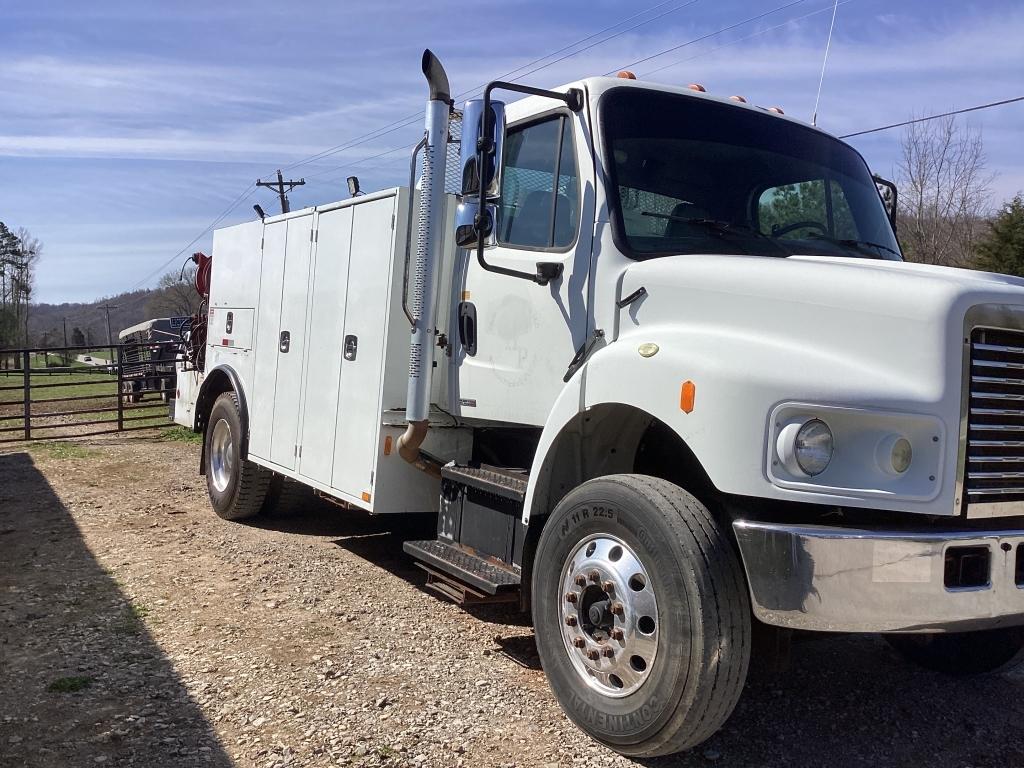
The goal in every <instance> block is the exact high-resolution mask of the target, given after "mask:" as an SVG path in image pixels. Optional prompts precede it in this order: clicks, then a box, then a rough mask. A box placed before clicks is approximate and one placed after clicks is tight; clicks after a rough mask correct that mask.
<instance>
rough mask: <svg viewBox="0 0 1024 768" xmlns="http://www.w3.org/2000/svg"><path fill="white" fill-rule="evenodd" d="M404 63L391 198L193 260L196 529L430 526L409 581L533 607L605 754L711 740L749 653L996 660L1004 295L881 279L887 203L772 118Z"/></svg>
mask: <svg viewBox="0 0 1024 768" xmlns="http://www.w3.org/2000/svg"><path fill="white" fill-rule="evenodd" d="M423 71H424V75H425V77H426V79H427V83H428V86H429V92H430V98H429V100H428V103H427V108H426V117H425V135H424V140H423V141H422V142H421V143H420V145H419V146H418V147H417V150H416V154H415V155H414V162H413V177H412V178H411V179H410V184H409V185H408V186H407V187H403V188H398V189H395V190H386V191H383V192H380V193H377V194H375V195H370V196H366V197H365V198H353V199H352V200H349V201H341V202H338V203H333V204H330V205H325V206H317V207H314V208H311V209H306V210H304V211H300V212H296V213H294V214H289V215H287V216H282V217H271V218H267V219H266V220H262V221H258V222H251V223H249V224H243V225H239V227H235V228H229V229H227V230H222V231H219V232H218V235H217V236H216V238H215V245H214V254H213V277H212V287H211V289H210V297H209V298H210V310H209V326H210V329H211V330H210V333H209V337H210V342H209V344H208V346H207V348H206V355H205V360H206V361H205V366H204V370H201V371H199V370H187V369H186V370H181V371H179V391H185V392H187V393H190V395H189V396H188V397H185V398H179V400H183V401H184V402H179V404H178V408H179V419H180V420H181V421H182V423H187V424H188V425H189V426H191V427H193V428H195V429H197V430H202V431H204V432H205V434H206V441H205V444H204V457H203V467H202V471H204V472H205V473H206V475H207V478H208V483H209V486H210V495H211V501H212V503H213V506H214V508H215V510H216V511H217V512H218V513H219V514H221V515H222V516H224V517H227V518H230V519H237V518H240V517H245V516H249V515H253V514H258V513H260V512H261V511H265V510H266V508H267V506H268V505H270V506H272V505H273V504H274V503H275V499H276V498H278V497H279V489H280V487H281V486H282V484H288V483H292V484H295V483H298V484H301V485H305V486H309V487H311V488H313V489H315V490H316V491H317V492H318V493H320V494H321V495H324V496H327V497H328V498H331V499H332V500H334V501H336V502H338V503H339V504H340V505H342V506H344V507H348V508H350V509H363V510H366V511H369V512H371V513H374V514H387V513H390V512H409V511H415V512H423V513H426V514H431V515H434V516H435V517H436V521H437V537H436V539H430V540H410V541H407V542H406V543H405V549H406V551H407V552H408V553H409V554H410V555H411V556H412V557H414V558H415V559H416V561H417V563H418V564H420V565H421V566H422V567H423V569H424V570H425V571H426V573H427V578H428V584H429V585H431V586H433V587H435V588H436V589H437V590H438V591H439V592H441V593H442V594H444V595H446V596H447V597H449V598H452V599H455V600H458V601H461V602H495V601H508V602H516V603H519V604H520V605H521V606H522V607H523V608H524V609H526V610H530V611H531V612H532V617H533V622H534V627H535V632H536V640H537V646H538V650H539V653H540V657H541V661H542V663H543V665H544V669H545V672H546V673H547V675H548V677H549V679H550V681H551V685H552V689H553V691H554V693H555V695H556V696H557V698H558V699H559V701H560V703H561V704H562V706H563V708H564V710H565V711H566V714H567V715H568V716H569V717H570V718H571V719H572V720H573V721H574V722H576V723H577V724H578V725H579V726H580V727H581V728H582V729H583V730H585V731H586V732H587V733H589V734H590V735H592V736H593V737H594V738H597V739H598V740H600V741H602V742H603V743H605V744H607V745H609V746H611V747H612V748H614V749H616V750H618V751H620V752H622V753H624V754H630V755H634V756H654V755H660V754H668V753H671V752H676V751H679V750H682V749H687V748H690V747H692V746H694V745H696V744H699V743H700V742H702V741H703V740H705V739H706V738H708V737H709V736H710V735H711V734H712V733H714V732H715V730H717V729H718V728H719V727H721V725H722V724H723V723H724V722H725V720H726V719H727V718H728V716H729V714H730V713H731V711H732V709H733V708H734V706H735V704H736V702H737V701H738V698H739V695H740V692H741V690H742V687H743V683H744V680H745V677H746V673H747V669H748V665H749V664H750V663H751V654H752V641H751V638H752V635H753V633H754V631H755V629H757V630H759V631H772V632H777V633H781V634H783V635H785V634H787V633H791V632H792V631H795V630H800V631H823V632H879V633H884V634H885V636H886V637H887V639H889V640H890V642H891V643H892V644H893V645H894V647H896V648H897V649H898V650H899V651H901V652H902V653H903V654H905V655H906V656H907V657H908V658H910V659H912V660H913V661H916V662H918V663H920V664H923V665H925V666H929V667H931V668H936V669H942V670H945V671H949V672H953V673H969V672H985V671H992V670H995V669H999V668H1003V667H1005V666H1007V665H1010V664H1014V663H1016V662H1017V661H1018V660H1019V658H1020V657H1021V651H1022V649H1024V631H1022V629H1021V625H1024V591H1022V589H1021V588H1022V587H1024V555H1022V552H1024V548H1022V545H1024V506H1022V505H1024V282H1022V281H1020V280H1017V279H1014V278H1009V277H1003V276H998V275H990V274H984V273H978V272H969V271H963V270H954V269H947V268H940V267H928V266H922V265H915V264H908V263H906V262H904V261H903V258H902V255H901V252H900V247H899V244H898V241H897V239H896V234H895V229H894V216H893V213H894V204H895V190H894V188H891V186H889V187H887V189H888V192H887V195H886V196H885V197H883V195H882V194H880V191H879V186H878V183H879V182H880V181H881V180H878V179H877V177H873V176H872V174H871V172H870V171H869V169H868V166H867V164H866V162H865V161H864V159H863V158H862V157H861V156H860V155H859V154H858V153H857V152H856V151H855V150H854V149H853V148H852V147H850V146H849V145H847V144H845V143H843V142H842V141H840V140H839V139H836V138H834V137H832V136H830V135H828V134H827V133H825V132H823V131H821V130H819V129H817V128H815V127H813V126H810V125H807V124H805V123H802V122H800V121H798V120H794V119H792V118H790V117H788V116H786V115H784V114H783V113H782V111H781V110H779V109H777V108H771V109H765V108H762V107H758V106H755V105H753V104H750V103H748V102H747V101H746V100H745V99H743V98H742V97H735V96H734V97H728V98H726V97H719V96H715V95H711V94H708V93H707V92H706V91H705V90H704V89H703V88H702V87H700V86H697V85H691V86H689V87H675V86H665V85H657V84H653V83H647V82H640V81H637V80H635V79H633V78H632V77H631V76H630V75H629V74H628V73H623V76H620V77H617V78H589V79H585V80H582V81H579V82H576V83H571V84H568V85H566V86H563V87H561V88H557V89H554V90H550V91H547V90H542V89H537V88H532V87H525V86H518V85H515V84H511V83H492V84H490V85H489V86H488V87H487V89H486V90H485V92H484V97H483V98H482V99H476V100H472V101H470V102H467V103H466V104H465V105H462V106H461V108H457V107H456V105H455V104H454V103H453V102H452V100H451V96H450V88H449V87H448V81H447V76H446V75H445V74H444V70H443V68H442V67H441V65H440V62H438V61H437V59H436V58H435V57H433V55H432V54H430V53H429V52H427V53H426V54H425V55H424V60H423ZM501 90H505V91H513V92H515V91H518V92H520V93H522V94H525V95H526V96H527V97H526V98H523V99H521V100H519V101H516V102H514V103H511V104H507V105H506V104H503V103H501V102H498V101H496V100H495V99H492V98H491V95H492V93H494V92H497V91H501ZM460 134H461V140H459V138H458V137H459V136H460ZM456 142H458V143H460V147H459V150H460V157H459V161H458V163H459V167H458V168H456V169H454V170H456V171H457V172H458V173H457V174H449V175H456V176H457V177H458V179H459V183H458V188H457V189H448V190H446V189H445V188H444V184H443V181H442V180H443V179H444V178H445V173H444V171H445V170H446V164H447V162H448V161H447V150H448V148H449V145H450V144H452V143H456ZM420 153H422V165H418V164H417V159H418V157H419V154H420ZM448 170H452V169H448ZM417 172H418V176H419V178H418V181H417V179H416V176H417ZM881 183H883V184H886V183H885V182H881ZM282 225H283V226H282ZM246 276H248V279H246ZM257 277H258V279H256V278H257ZM339 308H340V309H339ZM229 317H230V319H231V320H238V319H241V333H242V335H243V336H244V340H240V341H239V343H238V344H236V343H235V341H234V339H233V337H232V333H237V331H231V330H230V329H228V330H224V327H222V326H224V323H225V320H226V319H227V318H229ZM286 326H287V327H286ZM225 327H226V326H225ZM221 331H223V332H221ZM296 352H297V353H298V354H296ZM289 355H291V357H289ZM367 361H369V362H367ZM281 414H284V416H282V415H281ZM307 468H308V469H307ZM275 487H277V488H278V491H275V490H273V489H274V488H275ZM339 513H343V512H339Z"/></svg>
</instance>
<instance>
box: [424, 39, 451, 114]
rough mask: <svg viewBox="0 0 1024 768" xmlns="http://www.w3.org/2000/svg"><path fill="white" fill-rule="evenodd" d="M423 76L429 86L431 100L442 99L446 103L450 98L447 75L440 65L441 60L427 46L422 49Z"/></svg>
mask: <svg viewBox="0 0 1024 768" xmlns="http://www.w3.org/2000/svg"><path fill="white" fill-rule="evenodd" d="M422 66H423V76H424V77H425V78H427V84H428V85H429V86H430V99H431V101H443V102H445V103H448V102H449V101H451V100H452V89H451V86H449V85H448V75H447V74H446V73H445V71H444V67H443V66H441V60H440V59H438V58H437V56H435V55H434V54H433V53H432V52H431V50H430V49H429V48H428V49H426V50H425V51H423V65H422Z"/></svg>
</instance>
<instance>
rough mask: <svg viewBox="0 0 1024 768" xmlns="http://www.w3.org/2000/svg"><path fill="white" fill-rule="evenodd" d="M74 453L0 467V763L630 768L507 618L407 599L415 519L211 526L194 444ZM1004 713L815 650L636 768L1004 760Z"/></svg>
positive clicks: (904, 672) (1008, 718)
mask: <svg viewBox="0 0 1024 768" xmlns="http://www.w3.org/2000/svg"><path fill="white" fill-rule="evenodd" d="M76 446H81V447H74V448H70V449H65V448H62V447H61V446H60V445H52V446H40V447H37V448H34V449H33V450H32V451H31V452H29V453H26V452H8V453H5V454H0V766H3V767H4V768H7V767H8V766H11V767H14V766H46V767H47V768H57V767H58V766H59V767H60V768H64V767H65V766H96V765H108V766H113V765H117V766H120V765H133V766H147V767H149V766H153V767H154V768H164V767H173V766H258V767H259V768H273V767H274V766H328V765H366V766H376V765H387V766H443V767H445V768H449V767H450V766H463V765H464V766H556V765H558V766H561V765H579V766H583V765H586V766H605V765H613V766H625V765H633V764H634V763H633V762H632V761H629V760H626V759H624V758H621V757H618V756H616V755H614V754H613V753H611V752H609V751H608V750H606V749H604V748H602V747H600V746H599V745H597V744H595V743H594V742H592V741H591V740H589V739H588V738H587V737H586V736H584V735H583V734H582V733H580V732H579V731H577V730H576V729H575V728H574V727H573V726H572V725H571V724H570V723H569V722H568V721H567V720H566V719H565V718H564V717H563V716H562V714H561V712H560V710H559V709H558V706H557V705H556V704H555V701H554V699H553V698H552V696H551V694H550V693H549V691H548V688H547V684H546V682H545V679H544V676H543V674H542V672H541V671H540V670H539V666H538V661H537V656H536V651H535V649H534V644H533V634H532V629H531V628H530V626H529V624H528V623H527V622H526V620H525V618H524V617H523V616H521V615H519V614H517V613H515V612H511V611H509V610H508V609H506V608H500V607H488V608H476V609H472V610H470V611H467V610H464V609H462V608H460V607H458V606H455V605H452V604H451V603H448V602H446V601H445V600H444V599H442V598H440V597H437V596H435V595H434V594H433V593H432V592H430V591H429V590H426V589H425V588H424V586H423V583H424V579H423V578H422V576H421V573H420V572H419V571H418V569H416V568H415V567H413V566H412V564H411V561H410V560H409V559H408V558H407V557H406V556H405V555H404V554H403V553H402V551H401V544H400V542H401V540H402V538H403V537H405V538H409V537H412V536H415V535H416V534H417V530H416V528H417V527H419V528H421V529H422V524H421V523H418V522H417V521H416V520H410V519H398V518H384V519H377V518H370V517H368V516H365V515H362V514H356V513H351V512H345V511H343V510H340V509H335V508H332V507H328V508H326V509H324V508H320V507H318V508H316V509H309V510H306V511H304V512H303V513H301V514H299V515H297V516H294V517H290V518H285V519H269V520H265V521H261V523H260V524H259V525H241V524H233V523H228V522H224V521H221V520H219V519H218V518H216V517H215V516H214V514H213V513H212V512H211V511H210V508H209V506H208V503H207V501H206V490H205V483H204V480H203V478H201V477H199V476H198V474H197V473H196V467H197V464H198V455H199V449H198V446H195V445H189V444H184V443H176V442H162V441H160V440H157V439H147V438H138V437H136V438H125V437H119V438H111V439H109V440H103V441H96V442H91V443H79V444H76ZM420 532H421V531H420ZM754 665H755V666H756V660H755V662H754ZM1022 721H1024V677H1022V676H1019V675H1018V676H1003V677H990V678H984V679H974V680H951V679H948V678H944V677H940V676H938V675H934V674H930V673H926V672H923V671H920V670H917V669H914V668H912V667H910V666H907V665H905V664H903V663H902V662H901V661H900V660H899V659H898V658H897V657H896V656H895V655H894V654H893V653H892V652H891V651H890V650H889V649H888V646H886V645H885V644H884V643H882V642H881V641H879V640H878V639H876V638H871V637H815V638H812V639H809V640H803V641H799V642H797V643H795V645H794V649H793V660H792V665H791V667H790V669H789V670H788V672H787V673H785V674H784V675H781V676H775V677H772V676H769V675H758V676H756V679H755V680H754V681H752V682H750V683H749V684H748V687H747V691H746V693H745V696H744V698H743V700H742V702H741V704H740V707H739V709H738V710H737V712H736V713H735V714H734V715H733V717H732V719H731V720H730V721H729V723H728V724H727V725H726V728H725V729H724V730H723V731H722V732H720V733H719V734H718V735H716V736H715V737H714V738H713V739H712V740H711V741H710V742H708V743H707V744H705V745H703V746H702V747H700V748H699V749H697V750H695V751H694V752H692V753H689V754H686V755H682V756H678V757H676V758H672V759H666V760H659V761H650V762H648V763H646V764H647V765H653V766H670V765H672V766H674V765H679V766H693V765H700V766H710V765H716V766H779V765H787V766H789V765H801V766H802V765H808V766H819V765H820V766H828V767H829V768H838V767H840V766H862V765H863V766H922V765H941V766H974V767H975V768H978V767H980V766H1021V765H1024V732H1022V728H1021V722H1022Z"/></svg>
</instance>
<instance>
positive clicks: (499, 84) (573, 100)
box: [476, 80, 583, 285]
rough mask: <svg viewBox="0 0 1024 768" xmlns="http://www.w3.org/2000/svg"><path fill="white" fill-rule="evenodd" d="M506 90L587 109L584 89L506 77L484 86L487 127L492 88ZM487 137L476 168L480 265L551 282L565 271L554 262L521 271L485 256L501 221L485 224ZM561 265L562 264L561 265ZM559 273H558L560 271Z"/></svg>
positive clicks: (479, 143) (479, 148) (542, 282)
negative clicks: (557, 88)
mask: <svg viewBox="0 0 1024 768" xmlns="http://www.w3.org/2000/svg"><path fill="white" fill-rule="evenodd" d="M498 89H501V90H504V91H515V92H517V93H525V94H528V95H530V96H541V97H543V98H548V99H555V100H557V101H561V102H564V103H565V105H566V106H568V107H569V109H571V110H572V111H573V112H579V111H580V110H582V109H583V91H581V90H580V89H579V88H570V89H569V90H568V91H567V92H566V93H559V92H558V91H548V90H545V89H543V88H534V87H532V86H529V85H520V84H519V83H507V82H504V81H502V80H493V81H492V82H490V83H488V84H487V87H486V88H485V89H484V111H483V113H484V117H483V120H484V126H483V127H484V129H486V127H487V120H488V119H489V117H490V114H491V91H494V90H498ZM483 133H484V136H483V137H481V138H480V139H479V140H478V141H477V144H476V167H477V168H478V169H479V172H480V174H481V177H480V192H479V194H478V198H477V199H478V203H477V221H476V237H477V240H476V260H477V263H478V264H479V265H480V267H481V268H482V269H484V270H486V271H487V272H496V273H497V274H499V275H508V276H509V277H518V278H521V279H523V280H530V281H531V282H534V283H537V285H547V284H548V283H549V282H550V281H551V279H552V278H555V279H557V278H558V277H560V276H561V270H560V269H557V270H554V269H551V268H550V265H549V264H547V263H544V262H541V263H538V264H537V271H536V272H535V273H530V272H520V271H519V270H517V269H508V268H506V267H498V266H495V265H494V264H488V263H487V259H486V258H484V248H485V245H486V240H487V235H488V234H490V231H491V228H493V227H494V226H495V225H496V224H497V222H494V221H488V222H486V224H487V226H485V221H484V219H485V218H487V219H490V217H491V215H490V212H488V210H487V201H486V199H485V195H484V186H485V185H484V183H483V181H484V180H483V169H484V168H485V167H486V166H485V165H484V161H485V160H486V159H487V157H486V155H487V153H488V152H490V151H491V149H492V146H491V145H492V143H493V142H492V139H491V138H490V136H489V135H488V134H487V131H486V130H484V131H483ZM558 266H561V265H558ZM556 272H557V274H556Z"/></svg>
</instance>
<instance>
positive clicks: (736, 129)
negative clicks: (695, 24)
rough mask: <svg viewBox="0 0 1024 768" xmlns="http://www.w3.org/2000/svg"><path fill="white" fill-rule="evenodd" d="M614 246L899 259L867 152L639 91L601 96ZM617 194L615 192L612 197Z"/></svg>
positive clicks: (775, 121)
mask: <svg viewBox="0 0 1024 768" xmlns="http://www.w3.org/2000/svg"><path fill="white" fill-rule="evenodd" d="M601 116H602V122H603V130H604V141H605V146H606V147H607V148H608V166H609V172H610V173H609V176H610V178H611V187H612V189H617V191H618V195H617V196H616V195H614V194H609V198H610V199H609V205H610V206H611V208H612V220H613V226H614V227H615V230H616V236H617V239H618V241H619V244H620V246H622V247H624V248H625V250H626V252H627V254H628V255H630V256H632V257H633V258H636V259H647V258H653V257H656V256H668V255H676V254H686V253H728V254H735V253H745V254H757V255H764V256H789V255H793V254H798V253H799V254H816V255H823V256H847V257H858V258H875V259H894V260H899V259H900V258H901V256H900V253H899V245H898V244H897V243H896V238H895V236H894V235H893V232H892V227H891V226H890V224H889V219H888V217H887V215H886V212H885V208H884V206H883V204H882V201H881V198H880V197H879V194H878V190H877V189H876V187H875V184H874V182H873V181H872V179H871V174H870V172H869V171H868V169H867V166H866V165H865V164H864V161H863V159H861V157H860V155H858V154H857V153H856V152H855V151H854V150H853V149H851V148H850V147H848V146H846V145H845V144H843V143H842V142H840V141H838V140H837V139H833V138H831V137H829V136H826V135H825V134H823V133H820V132H819V131H816V130H814V129H812V128H807V127H804V126H801V125H797V124H794V123H792V122H789V121H788V120H782V119H779V118H776V117H774V116H772V115H768V114H759V113H758V112H755V111H753V110H750V109H741V108H736V107H731V106H729V105H727V104H719V103H717V102H713V101H709V100H706V99H701V98H694V97H689V96H682V95H676V94H669V93H659V92H657V91H650V90H644V89H639V88H621V89H617V90H613V91H611V92H609V93H608V94H607V95H606V96H605V97H604V98H603V99H602V101H601ZM616 198H617V199H616Z"/></svg>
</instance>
